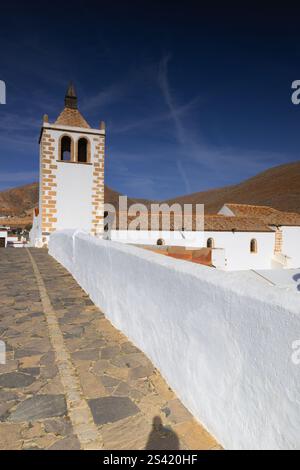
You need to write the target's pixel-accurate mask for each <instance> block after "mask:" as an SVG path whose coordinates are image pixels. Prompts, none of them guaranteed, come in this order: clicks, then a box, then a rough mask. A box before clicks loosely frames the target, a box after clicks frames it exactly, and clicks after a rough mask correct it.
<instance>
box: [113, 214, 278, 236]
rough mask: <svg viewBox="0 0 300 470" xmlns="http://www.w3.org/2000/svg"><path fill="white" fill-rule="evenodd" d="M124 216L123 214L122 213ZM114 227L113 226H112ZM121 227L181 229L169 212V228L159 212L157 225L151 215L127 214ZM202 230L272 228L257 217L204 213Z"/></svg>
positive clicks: (263, 229) (245, 230)
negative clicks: (139, 224)
mask: <svg viewBox="0 0 300 470" xmlns="http://www.w3.org/2000/svg"><path fill="white" fill-rule="evenodd" d="M123 216H124V214H123ZM134 220H136V221H137V222H138V220H139V221H140V222H141V226H138V225H137V224H132V223H131V222H133V221H134ZM199 221H201V219H198V222H199ZM111 222H112V219H111V218H110V223H111ZM196 222H197V220H196V216H195V215H193V224H192V230H193V231H195V230H197V224H196ZM113 228H114V227H113ZM116 229H117V230H119V229H120V224H119V214H117V217H116ZM121 229H123V230H124V229H125V230H127V229H129V230H171V231H174V230H178V231H181V230H182V220H181V217H176V216H175V217H174V215H173V214H172V213H171V216H170V228H168V226H167V227H166V226H163V219H162V216H161V214H160V216H159V226H158V227H157V226H155V225H154V224H153V223H152V222H151V217H150V214H149V215H146V214H144V215H140V216H138V215H137V216H129V217H128V218H127V225H126V226H125V228H123V227H121ZM198 230H201V225H200V224H199V223H198ZM204 230H205V231H207V232H228V231H236V232H272V231H273V230H272V228H270V227H269V226H268V225H267V224H266V223H264V222H263V221H262V220H261V219H259V218H254V217H252V218H251V217H235V216H232V217H228V216H224V215H206V216H205V217H204Z"/></svg>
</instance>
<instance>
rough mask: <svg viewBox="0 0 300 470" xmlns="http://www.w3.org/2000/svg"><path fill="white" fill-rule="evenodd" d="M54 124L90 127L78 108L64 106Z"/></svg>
mask: <svg viewBox="0 0 300 470" xmlns="http://www.w3.org/2000/svg"><path fill="white" fill-rule="evenodd" d="M54 124H58V125H61V126H70V127H84V128H86V129H90V125H89V124H88V123H87V122H86V120H85V119H84V117H83V116H82V115H81V113H80V112H79V111H78V109H73V108H68V107H65V108H64V109H63V110H62V112H61V113H60V115H59V116H58V118H57V119H56V121H55V123H54Z"/></svg>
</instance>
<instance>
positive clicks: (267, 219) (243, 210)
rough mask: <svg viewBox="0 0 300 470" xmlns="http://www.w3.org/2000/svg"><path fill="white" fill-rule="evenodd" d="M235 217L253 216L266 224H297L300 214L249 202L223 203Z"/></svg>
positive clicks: (299, 223) (299, 221)
mask: <svg viewBox="0 0 300 470" xmlns="http://www.w3.org/2000/svg"><path fill="white" fill-rule="evenodd" d="M225 206H226V207H227V208H228V209H230V210H231V212H233V214H234V215H235V216H236V217H241V216H242V217H252V218H253V217H255V218H258V219H260V220H262V221H263V222H264V223H265V224H268V225H291V226H293V225H299V226H300V214H297V213H295V212H284V211H279V210H277V209H274V208H273V207H269V206H255V205H250V204H225Z"/></svg>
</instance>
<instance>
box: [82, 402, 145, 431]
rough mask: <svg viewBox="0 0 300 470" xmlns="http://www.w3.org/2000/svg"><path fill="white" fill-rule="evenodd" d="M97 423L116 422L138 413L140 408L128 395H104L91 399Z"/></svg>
mask: <svg viewBox="0 0 300 470" xmlns="http://www.w3.org/2000/svg"><path fill="white" fill-rule="evenodd" d="M89 406H90V408H91V412H92V415H93V418H94V421H95V423H96V424H98V425H99V424H106V423H114V422H115V421H119V420H120V419H123V418H127V417H128V416H133V415H135V414H137V413H138V412H139V411H140V410H139V408H138V407H137V406H136V405H135V403H133V401H131V400H130V398H128V397H103V398H95V399H92V400H89Z"/></svg>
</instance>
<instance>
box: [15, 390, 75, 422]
mask: <svg viewBox="0 0 300 470" xmlns="http://www.w3.org/2000/svg"><path fill="white" fill-rule="evenodd" d="M66 413H67V406H66V400H65V397H64V395H35V396H33V397H31V398H28V399H27V400H25V401H23V402H22V403H20V404H19V405H18V406H17V408H16V409H15V411H13V412H12V413H11V414H10V416H9V418H8V420H9V421H12V422H20V421H36V420H38V419H44V418H51V417H55V416H64V415H65V414H66Z"/></svg>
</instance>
